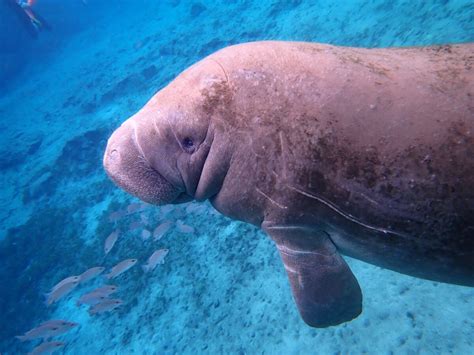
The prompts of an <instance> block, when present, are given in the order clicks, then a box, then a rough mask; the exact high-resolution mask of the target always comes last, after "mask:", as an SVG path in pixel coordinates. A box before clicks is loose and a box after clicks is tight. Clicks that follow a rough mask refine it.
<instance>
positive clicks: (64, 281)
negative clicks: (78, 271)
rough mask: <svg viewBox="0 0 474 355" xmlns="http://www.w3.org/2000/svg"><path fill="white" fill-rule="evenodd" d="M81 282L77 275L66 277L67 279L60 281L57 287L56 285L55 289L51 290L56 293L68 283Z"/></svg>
mask: <svg viewBox="0 0 474 355" xmlns="http://www.w3.org/2000/svg"><path fill="white" fill-rule="evenodd" d="M79 280H80V277H79V276H75V275H74V276H69V277H66V278H65V279H63V280H61V281H59V282H58V283H57V284H56V285H54V286H53V288H52V289H51V292H53V291H56V290H57V289H58V288H60V287H61V286H63V285H65V284H67V283H70V282H74V281H79Z"/></svg>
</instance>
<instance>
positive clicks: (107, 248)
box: [104, 230, 119, 254]
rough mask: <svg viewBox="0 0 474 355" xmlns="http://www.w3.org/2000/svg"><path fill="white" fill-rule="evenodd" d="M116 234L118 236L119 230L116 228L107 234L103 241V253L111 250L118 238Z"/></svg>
mask: <svg viewBox="0 0 474 355" xmlns="http://www.w3.org/2000/svg"><path fill="white" fill-rule="evenodd" d="M118 236H119V231H118V230H114V231H113V232H112V233H110V234H109V236H108V237H107V239H106V240H105V243H104V252H105V254H108V253H109V252H110V251H111V250H112V248H113V247H114V245H115V242H116V241H117V239H118Z"/></svg>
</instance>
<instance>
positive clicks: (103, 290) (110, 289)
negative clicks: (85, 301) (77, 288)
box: [89, 285, 118, 296]
mask: <svg viewBox="0 0 474 355" xmlns="http://www.w3.org/2000/svg"><path fill="white" fill-rule="evenodd" d="M117 290H118V287H117V286H115V285H104V286H102V287H99V288H96V289H95V290H92V291H91V292H89V293H96V294H101V295H104V296H109V295H111V294H112V293H114V292H117Z"/></svg>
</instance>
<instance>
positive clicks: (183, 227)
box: [176, 220, 194, 234]
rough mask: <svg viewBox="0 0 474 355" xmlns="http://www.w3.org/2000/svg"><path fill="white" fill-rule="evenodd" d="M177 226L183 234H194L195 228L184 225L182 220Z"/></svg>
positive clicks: (177, 222)
mask: <svg viewBox="0 0 474 355" xmlns="http://www.w3.org/2000/svg"><path fill="white" fill-rule="evenodd" d="M176 226H177V227H178V230H179V231H180V232H181V233H186V234H189V233H194V228H193V227H191V226H188V225H186V224H184V223H183V222H182V221H180V220H178V221H176Z"/></svg>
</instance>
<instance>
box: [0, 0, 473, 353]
mask: <svg viewBox="0 0 474 355" xmlns="http://www.w3.org/2000/svg"><path fill="white" fill-rule="evenodd" d="M33 10H34V11H35V12H36V13H37V14H39V15H40V16H41V17H42V18H43V19H44V20H45V21H46V22H47V23H48V24H49V26H50V27H51V28H50V29H49V30H48V29H45V28H43V29H41V28H40V31H38V33H37V34H36V36H33V35H32V33H31V28H27V23H26V24H25V22H24V21H22V20H21V17H18V14H17V13H15V11H14V10H12V7H10V6H9V5H8V0H1V1H0V20H1V21H0V117H1V120H0V139H1V146H0V168H1V170H0V186H1V188H0V221H1V224H0V353H2V354H19V353H26V352H28V351H30V350H31V349H33V348H34V347H35V346H37V345H38V344H39V341H38V340H33V341H29V342H23V343H22V342H20V341H19V340H17V339H15V336H16V335H20V334H23V333H25V332H26V331H28V330H30V329H32V328H33V327H35V326H36V325H38V324H39V323H41V322H42V321H46V320H48V319H52V318H59V319H67V320H71V321H74V322H77V323H79V324H80V326H77V327H75V328H74V329H73V330H71V331H70V332H68V333H66V334H64V335H60V336H58V337H55V338H54V339H56V340H60V341H61V342H64V343H65V346H64V347H63V348H61V349H60V350H59V351H58V353H61V352H62V353H64V354H86V353H88V354H162V353H166V354H172V353H209V354H215V353H239V354H245V353H248V354H254V353H264V354H303V353H311V354H342V353H343V354H347V353H351V354H358V353H368V354H389V353H390V354H391V353H397V354H398V353H403V354H417V353H421V354H440V353H443V354H447V353H451V354H472V353H474V290H473V289H472V288H467V287H460V286H454V285H447V284H441V283H436V282H431V281H426V280H420V279H416V278H411V277H409V276H405V275H401V274H397V273H395V272H392V271H389V270H384V269H381V268H379V267H375V266H372V265H369V264H365V263H362V262H360V261H357V260H352V259H349V258H347V260H348V263H349V264H350V266H351V269H352V270H353V272H354V274H355V275H356V276H357V278H358V280H359V283H360V284H361V288H362V290H363V293H364V311H363V313H362V315H361V316H360V317H358V318H357V319H356V320H354V321H352V322H349V323H346V324H343V325H340V326H337V327H331V328H327V329H312V328H309V327H308V326H306V325H305V324H304V322H303V321H302V320H301V319H300V317H299V315H298V313H297V309H296V307H295V305H294V303H293V299H292V296H291V292H290V289H289V285H288V281H287V278H286V275H285V271H284V269H283V267H282V264H281V262H280V260H279V257H278V255H277V252H276V249H275V248H274V246H273V245H272V243H271V241H270V240H269V239H268V238H267V237H266V236H265V235H264V234H263V233H262V232H261V231H259V230H257V229H256V228H254V227H251V226H248V225H245V224H243V223H239V222H235V221H232V220H230V219H228V218H225V217H223V216H221V215H219V214H217V213H216V212H214V211H213V210H212V208H211V207H210V206H209V205H208V204H204V205H203V206H200V205H197V204H190V205H183V206H178V207H175V208H173V209H167V208H149V207H144V209H143V210H139V211H132V210H133V209H136V208H137V205H135V204H134V203H136V202H138V201H137V200H135V199H133V198H132V197H130V196H129V195H127V194H126V193H124V192H122V191H121V190H119V189H118V188H117V187H115V185H113V184H112V183H111V182H110V181H109V179H108V178H107V177H106V175H105V173H104V171H103V169H102V154H103V151H104V148H105V144H106V140H107V138H108V136H109V135H110V134H111V132H112V131H113V130H114V129H115V128H116V127H117V126H118V125H119V124H120V123H121V122H122V121H124V120H125V119H126V118H127V117H129V116H130V115H131V114H133V113H134V112H136V111H137V110H138V109H139V108H140V107H141V106H143V104H144V103H145V102H146V101H147V100H148V99H149V98H150V97H151V96H152V95H153V94H154V93H155V92H156V91H157V90H159V89H160V88H162V87H163V86H164V85H166V84H167V83H168V82H169V81H170V80H172V79H173V77H175V76H176V75H177V74H178V73H180V72H181V71H182V70H184V69H185V68H186V67H188V66H189V65H191V64H192V63H194V62H196V61H197V60H199V59H201V58H203V57H204V56H206V55H207V54H210V53H212V52H213V51H215V50H217V49H219V48H222V47H225V46H227V45H230V44H234V43H240V42H246V41H255V40H263V39H279V40H299V41H315V42H323V43H331V44H339V45H349V46H364V47H386V46H407V45H428V44H441V43H454V42H469V41H474V3H473V2H472V1H470V0H458V1H455V0H451V1H448V0H430V1H393V0H387V1H381V0H377V1H375V0H374V1H355V0H347V1H329V0H325V1H323V0H320V1H302V0H300V1H298V0H292V1H259V2H257V1H255V2H252V1H244V0H242V1H230V0H229V1H200V2H199V1H196V2H193V1H184V0H181V1H180V0H169V1H151V0H150V1H146V0H128V1H125V0H122V1H101V0H88V1H87V2H82V1H79V0H77V1H73V0H71V1H59V0H38V1H37V3H36V4H35V5H34V6H33ZM35 37H36V38H35ZM130 205H131V207H130ZM140 207H143V206H140ZM127 208H128V210H129V212H133V213H128V214H127V215H125V212H123V211H127ZM114 212H118V214H119V215H120V214H122V215H124V216H121V218H119V219H118V220H117V221H115V222H113V221H111V216H112V218H113V216H114ZM122 212H123V213H122ZM115 215H117V213H116V214H115ZM164 221H170V222H171V228H170V230H169V231H168V232H167V233H166V234H165V235H164V236H163V237H162V238H161V239H159V240H157V241H153V240H152V239H153V238H148V239H146V240H144V238H143V237H144V236H145V237H146V232H145V234H144V235H143V234H142V233H143V230H148V231H150V232H153V229H154V228H155V227H156V226H157V225H159V224H160V223H163V222H164ZM183 224H184V225H185V226H189V227H191V228H192V230H190V228H185V227H183ZM117 229H118V230H120V231H121V233H120V236H119V238H118V241H117V242H116V244H115V246H114V247H113V249H112V251H111V252H110V253H109V254H107V255H105V254H104V241H105V239H106V238H107V236H108V235H110V233H111V232H112V231H114V230H117ZM159 248H168V249H169V250H170V252H169V254H168V255H167V257H166V259H165V263H164V264H162V265H158V267H157V268H156V269H155V270H154V271H153V272H151V273H144V272H143V270H142V268H141V267H139V266H138V265H136V266H134V267H132V268H131V269H130V270H128V271H127V272H126V273H124V274H123V275H121V276H120V277H118V278H117V279H115V280H113V282H112V283H113V284H116V285H118V286H119V287H120V290H119V292H118V293H117V295H116V296H117V298H120V299H121V300H123V302H124V304H123V305H122V306H121V307H119V308H117V309H116V310H114V311H113V312H110V313H106V314H101V315H95V316H90V315H89V314H88V312H87V308H86V307H85V306H82V307H77V306H76V301H77V299H78V298H79V297H80V296H81V295H82V294H84V293H85V292H87V291H88V290H91V289H93V288H95V287H98V286H100V285H102V284H103V282H104V281H103V279H102V278H101V277H99V278H96V279H94V280H93V281H89V283H87V284H84V285H80V286H78V287H77V288H76V289H75V290H74V291H73V292H71V293H70V294H69V295H67V296H66V297H64V298H63V299H60V300H59V301H58V302H57V303H54V304H53V305H52V306H50V307H47V306H46V305H45V304H44V297H43V294H44V293H46V292H48V290H50V289H51V287H53V286H54V285H55V284H56V283H57V282H58V281H60V280H61V279H63V278H65V277H67V276H70V275H78V274H80V273H81V272H83V271H85V270H86V269H88V268H89V267H92V266H104V267H106V268H107V269H108V268H110V267H112V266H113V265H115V264H116V263H117V262H119V261H121V260H123V259H126V258H137V259H138V260H139V263H138V264H140V265H143V264H144V263H145V262H146V260H147V258H148V257H149V256H150V255H151V253H152V252H153V251H154V250H156V249H159Z"/></svg>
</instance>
